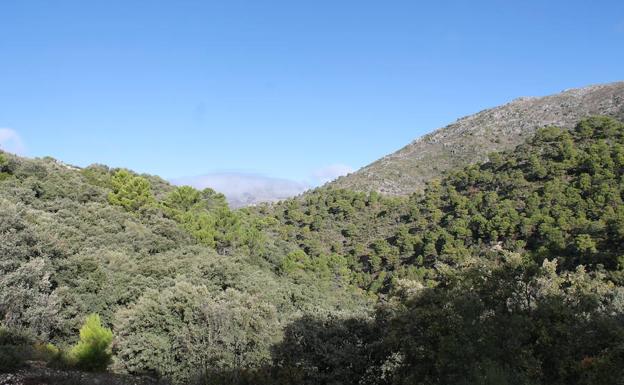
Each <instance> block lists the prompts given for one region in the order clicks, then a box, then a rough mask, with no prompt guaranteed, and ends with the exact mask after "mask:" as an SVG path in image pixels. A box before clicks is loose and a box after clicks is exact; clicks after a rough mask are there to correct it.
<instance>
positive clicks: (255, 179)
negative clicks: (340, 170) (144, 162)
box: [172, 172, 310, 208]
mask: <svg viewBox="0 0 624 385" xmlns="http://www.w3.org/2000/svg"><path fill="white" fill-rule="evenodd" d="M172 182H173V183H174V184H176V185H189V186H193V187H195V188H198V189H204V188H206V187H210V188H212V189H214V190H216V191H218V192H220V193H222V194H223V195H225V197H226V198H227V201H228V203H229V205H230V206H231V207H233V208H239V207H244V206H253V205H256V204H259V203H263V202H277V201H279V200H283V199H288V198H291V197H293V196H295V195H299V194H301V193H302V192H304V191H306V190H308V189H309V188H310V186H309V185H307V184H305V183H303V182H296V181H293V180H288V179H282V178H272V177H268V176H264V175H258V174H251V173H241V172H222V173H212V174H206V175H201V176H196V177H187V178H178V179H174V180H173V181H172Z"/></svg>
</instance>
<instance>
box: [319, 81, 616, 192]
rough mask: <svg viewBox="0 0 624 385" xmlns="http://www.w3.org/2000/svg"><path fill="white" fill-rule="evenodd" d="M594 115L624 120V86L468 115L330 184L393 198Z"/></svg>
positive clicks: (589, 89)
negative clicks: (543, 132)
mask: <svg viewBox="0 0 624 385" xmlns="http://www.w3.org/2000/svg"><path fill="white" fill-rule="evenodd" d="M591 115H606V116H611V117H615V118H617V119H620V120H622V119H624V82H618V83H611V84H604V85H595V86H589V87H584V88H578V89H571V90H566V91H563V92H561V93H559V94H556V95H551V96H545V97H539V98H532V97H530V98H518V99H515V100H514V101H512V102H511V103H508V104H505V105H502V106H499V107H495V108H491V109H487V110H484V111H481V112H479V113H477V114H474V115H470V116H466V117H464V118H461V119H459V120H457V121H456V122H455V123H452V124H450V125H448V126H446V127H444V128H440V129H438V130H436V131H434V132H432V133H430V134H427V135H425V136H423V137H421V138H418V139H416V140H415V141H413V142H412V143H410V144H408V145H407V146H405V147H403V148H402V149H400V150H399V151H397V152H395V153H393V154H390V155H387V156H385V157H383V158H381V159H379V160H377V161H376V162H374V163H372V164H370V165H368V166H366V167H364V168H362V169H360V170H358V171H356V172H355V173H353V174H350V175H347V176H344V177H341V178H339V179H337V180H335V181H334V182H332V183H331V184H330V185H332V186H333V187H337V188H349V189H353V190H358V191H372V190H374V191H378V192H380V193H384V194H389V195H406V194H410V193H413V192H416V191H421V190H422V189H423V188H424V186H425V183H426V182H427V181H429V180H431V179H433V178H436V177H439V176H440V175H441V174H442V173H443V172H444V171H446V170H449V169H452V168H456V167H461V166H465V165H468V164H471V163H475V162H479V161H483V160H486V159H487V155H488V154H489V153H491V152H494V151H501V150H508V149H512V148H514V147H515V146H517V145H518V144H520V143H522V142H523V141H524V140H525V139H526V138H527V137H529V136H531V135H532V134H533V133H534V132H535V131H536V130H537V129H538V128H540V127H544V126H552V125H554V126H559V127H566V128H568V127H573V126H574V125H575V124H576V123H577V122H578V121H579V120H580V119H582V118H584V117H587V116H591Z"/></svg>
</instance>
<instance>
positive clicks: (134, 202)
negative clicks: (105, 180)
mask: <svg viewBox="0 0 624 385" xmlns="http://www.w3.org/2000/svg"><path fill="white" fill-rule="evenodd" d="M111 184H112V187H113V191H112V192H111V193H109V194H108V201H109V202H110V203H111V204H114V205H118V206H122V207H123V208H125V209H126V210H128V211H138V210H140V209H142V208H144V207H146V206H149V205H152V204H153V203H154V202H155V200H154V197H153V195H152V191H151V185H150V182H149V181H148V180H147V179H145V178H143V177H140V176H135V175H132V174H131V173H130V172H128V171H127V170H119V171H117V172H116V173H115V175H113V178H112V180H111Z"/></svg>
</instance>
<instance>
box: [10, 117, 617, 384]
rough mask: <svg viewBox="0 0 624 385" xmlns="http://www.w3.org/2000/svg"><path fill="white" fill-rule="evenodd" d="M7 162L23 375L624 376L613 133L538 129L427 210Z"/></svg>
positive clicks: (443, 183)
mask: <svg viewBox="0 0 624 385" xmlns="http://www.w3.org/2000/svg"><path fill="white" fill-rule="evenodd" d="M3 157H4V158H5V160H4V161H3V163H2V164H1V165H0V167H2V170H5V171H2V172H6V173H7V174H8V176H7V177H6V178H3V179H2V180H0V325H1V326H2V327H3V328H5V330H11V333H13V334H16V333H17V334H20V333H24V335H28V336H29V337H28V340H27V341H26V340H24V341H26V342H24V343H21V342H19V343H18V342H16V341H17V340H10V341H13V342H10V343H7V344H5V345H3V346H4V347H3V348H2V350H0V352H1V354H4V357H7V358H5V359H4V362H15V364H13V367H15V366H16V365H19V364H20V362H23V361H24V360H25V359H26V358H29V357H32V351H33V347H34V350H35V353H36V352H37V351H39V352H40V353H41V352H44V353H45V352H47V353H45V354H44V355H46V356H48V357H49V358H47V359H46V360H50V361H54V360H61V361H62V360H63V359H65V358H69V359H71V358H73V359H74V360H75V362H76V363H77V364H79V366H80V367H82V368H83V369H91V370H93V369H99V370H102V369H104V368H105V367H106V365H105V364H104V362H107V361H106V360H107V359H108V358H112V361H113V363H112V365H110V368H111V369H112V370H115V371H120V372H127V373H132V374H149V375H153V376H158V377H163V378H165V380H170V381H173V382H174V383H189V382H192V381H196V380H197V381H199V382H202V381H203V382H205V383H254V384H269V383H270V384H280V383H284V384H289V383H304V384H315V383H328V384H329V383H342V384H350V383H352V384H404V383H405V384H407V383H409V384H419V383H423V384H424V383H430V384H436V383H437V384H446V383H457V384H487V383H496V384H505V383H510V384H523V383H524V384H555V385H556V384H589V383H594V384H617V383H618V381H620V382H621V379H622V378H624V374H622V368H621V362H622V358H623V354H624V353H623V352H624V345H623V342H622V341H624V335H623V320H624V318H623V316H622V314H623V313H624V292H623V290H622V286H623V284H624V270H623V267H624V257H623V256H624V252H622V249H623V245H624V211H623V209H622V208H623V207H624V202H622V199H623V197H624V190H623V189H624V125H623V124H622V123H620V122H617V121H614V120H612V119H607V118H600V117H595V118H589V119H586V120H583V121H581V122H580V123H579V124H578V125H577V127H576V128H575V129H573V130H563V129H559V128H554V127H547V128H543V129H540V130H538V131H537V132H536V135H535V136H534V137H532V138H530V139H529V140H527V141H526V142H525V143H524V144H523V145H521V146H520V147H518V148H517V149H516V150H514V151H509V152H505V153H498V154H493V155H491V156H490V157H489V161H488V162H486V163H482V164H477V165H473V166H469V167H465V168H462V169H456V170H453V171H452V172H450V173H449V174H448V175H446V176H444V177H443V178H442V179H440V180H435V181H431V182H430V183H429V184H428V185H427V189H426V191H425V192H423V193H422V194H421V193H417V194H414V195H412V196H410V197H388V196H383V195H379V194H377V193H370V194H366V193H359V192H353V191H348V190H340V189H334V188H331V187H324V188H320V189H316V190H314V191H311V192H309V193H306V194H304V195H302V196H300V197H297V198H294V199H290V200H286V201H283V202H278V203H276V204H272V205H261V206H258V207H251V208H245V209H239V210H230V208H229V207H228V206H227V203H226V202H225V198H224V197H223V195H221V194H218V193H216V192H215V191H213V190H211V189H205V190H201V191H200V190H196V189H194V188H192V187H188V186H179V187H175V186H171V185H169V184H168V183H166V182H165V181H163V180H162V179H160V178H157V177H153V176H149V175H140V176H139V175H136V174H133V173H131V172H129V171H127V170H112V169H109V168H107V167H105V166H98V165H95V166H90V167H88V168H86V169H77V168H73V167H71V166H67V165H64V164H62V163H60V162H57V161H55V160H54V159H51V158H43V159H23V158H19V157H16V156H13V155H9V154H6V155H4V154H3ZM373 303H376V304H377V306H376V308H375V309H373V306H372V304H373ZM92 313H97V314H99V315H100V316H101V319H102V320H103V321H104V322H105V323H106V325H109V326H110V328H111V329H112V330H110V331H107V329H105V328H103V327H102V326H101V321H100V320H99V319H97V320H95V318H94V317H92V318H89V321H88V322H87V325H85V327H84V328H83V330H84V333H85V338H84V339H83V338H82V334H83V333H82V331H81V342H79V344H78V345H77V346H76V347H75V348H74V349H71V350H70V351H69V353H66V355H63V353H62V352H63V351H64V350H63V349H55V348H53V347H50V348H49V349H48V348H46V349H44V348H42V347H44V346H47V343H48V342H53V343H54V344H55V345H54V346H60V347H64V346H67V345H68V344H70V343H72V342H73V339H74V333H75V330H76V329H77V328H79V327H80V325H81V323H82V322H83V320H84V319H85V317H87V315H89V314H92ZM112 331H114V333H115V336H116V338H115V344H114V345H113V346H111V350H110V351H109V350H108V346H109V344H110V343H111V339H112V334H110V332H112ZM7 341H8V340H7ZM106 341H108V342H106ZM105 342H106V343H105ZM7 352H8V353H7ZM15 352H17V353H15ZM37 354H39V353H37ZM42 354H43V353H42ZM109 354H112V357H111V356H109ZM67 355H68V356H69V357H67ZM54 357H56V358H54ZM59 357H60V358H59ZM78 357H82V358H80V359H79V358H78ZM11 370H12V369H11Z"/></svg>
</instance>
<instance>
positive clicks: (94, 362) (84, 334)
mask: <svg viewBox="0 0 624 385" xmlns="http://www.w3.org/2000/svg"><path fill="white" fill-rule="evenodd" d="M112 341H113V332H112V331H111V330H110V329H107V328H105V327H103V326H102V323H101V321H100V316H99V315H97V314H90V315H89V316H87V319H86V320H85V323H84V324H83V325H82V327H81V328H80V341H79V342H78V343H77V344H76V345H75V346H74V347H73V348H72V349H71V351H70V359H71V360H72V363H74V364H75V365H76V367H78V368H80V369H83V370H89V371H94V372H95V371H104V370H106V367H107V366H108V365H109V364H110V362H111V357H112V354H111V351H110V345H111V342H112Z"/></svg>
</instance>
